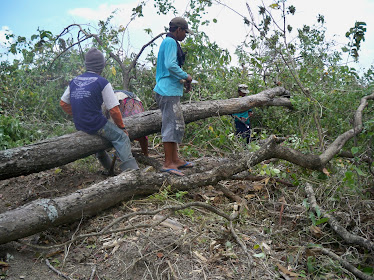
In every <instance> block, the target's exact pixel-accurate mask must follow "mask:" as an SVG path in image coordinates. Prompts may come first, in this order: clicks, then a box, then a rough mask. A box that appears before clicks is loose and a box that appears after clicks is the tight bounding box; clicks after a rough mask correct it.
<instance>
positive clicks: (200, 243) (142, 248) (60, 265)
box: [0, 156, 374, 280]
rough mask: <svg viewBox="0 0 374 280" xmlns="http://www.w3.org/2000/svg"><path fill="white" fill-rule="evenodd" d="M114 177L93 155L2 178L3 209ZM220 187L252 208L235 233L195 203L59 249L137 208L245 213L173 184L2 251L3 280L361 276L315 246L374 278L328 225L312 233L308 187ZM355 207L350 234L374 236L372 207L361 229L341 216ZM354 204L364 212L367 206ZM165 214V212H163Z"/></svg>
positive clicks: (369, 264)
mask: <svg viewBox="0 0 374 280" xmlns="http://www.w3.org/2000/svg"><path fill="white" fill-rule="evenodd" d="M200 164H201V163H200ZM144 167H145V166H142V168H144ZM188 172H194V171H193V169H191V170H188V171H186V173H188ZM170 176H174V175H170ZM106 178H107V175H105V174H103V172H102V168H101V167H100V166H99V164H98V162H97V161H96V159H95V158H94V157H92V156H91V157H88V158H86V159H82V160H79V161H76V162H73V163H70V164H67V165H65V166H62V167H60V168H55V169H51V170H48V171H43V172H40V173H37V174H31V175H28V176H20V177H17V178H12V179H7V180H3V181H0V212H1V213H2V212H5V211H7V210H10V209H14V208H16V207H19V206H21V205H24V204H26V203H28V202H30V201H32V200H35V199H40V198H53V197H58V196H64V195H67V194H69V193H71V192H74V191H76V190H79V189H82V188H85V187H87V186H90V185H91V184H93V183H96V182H100V181H102V180H104V179H106ZM221 184H222V185H224V186H225V187H226V188H227V189H229V190H231V191H232V192H233V193H235V194H237V195H238V196H240V197H242V198H245V199H246V200H247V201H248V209H245V210H244V211H242V212H241V214H240V216H239V218H238V219H237V220H236V221H235V223H233V225H232V226H233V231H234V234H233V231H232V230H231V228H230V223H229V222H228V221H227V220H226V219H224V218H223V217H221V216H219V215H217V214H215V213H213V212H211V211H209V210H208V209H205V208H200V207H195V206H194V207H190V208H186V209H183V210H180V211H177V212H175V213H173V215H172V216H171V217H170V218H169V219H168V220H166V221H165V222H163V223H161V224H159V225H156V226H152V227H146V226H144V227H135V228H133V229H132V230H129V231H126V232H117V233H112V234H104V235H98V236H88V237H85V238H81V239H78V240H77V241H75V242H73V243H71V244H67V245H64V246H60V247H52V246H54V245H56V244H61V243H63V242H66V241H68V240H71V239H72V238H74V237H76V236H79V235H82V234H90V233H97V232H99V231H100V230H101V229H103V228H104V227H106V226H107V225H108V224H110V223H111V222H112V221H113V220H114V219H116V218H118V217H121V216H123V215H126V214H128V213H134V212H137V211H143V210H155V209H159V208H163V207H167V206H170V205H182V204H183V203H188V202H193V201H202V202H208V203H209V204H210V205H211V206H213V207H214V208H216V209H217V210H219V211H222V212H224V213H227V214H230V213H232V212H233V211H235V210H236V208H237V207H238V205H237V203H236V202H235V201H233V200H231V199H230V198H228V197H227V196H225V195H224V194H223V192H222V191H220V190H219V189H217V188H215V186H207V187H204V188H197V189H194V190H193V191H189V192H188V193H187V192H181V191H180V192H178V193H171V192H170V189H168V187H167V186H165V187H163V188H161V189H160V191H159V192H158V193H156V194H154V195H152V196H149V197H137V198H134V199H133V200H131V201H123V202H122V203H120V204H119V205H116V206H115V207H112V208H110V209H108V210H106V211H104V212H102V213H100V214H98V215H97V216H95V217H85V218H83V219H82V220H81V221H78V222H73V223H71V224H66V225H62V226H59V227H56V228H51V229H49V230H46V231H44V232H41V233H38V234H35V235H33V236H30V237H27V238H24V239H22V240H20V241H21V242H16V241H14V242H10V243H8V244H4V245H0V268H1V270H0V279H7V280H16V279H28V280H51V279H75V280H77V279H85V280H88V279H92V280H93V279H96V280H104V279H105V280H120V279H356V278H355V276H354V275H353V274H352V273H351V272H349V271H348V270H346V269H345V268H344V267H342V265H341V264H340V263H339V262H337V261H336V260H333V259H331V258H330V257H328V256H326V255H323V254H321V253H319V252H318V251H315V250H314V249H313V248H311V246H310V245H311V244H318V245H321V246H323V247H324V248H327V249H329V250H331V251H333V252H335V254H337V255H339V256H341V257H342V258H344V259H345V260H347V261H349V262H350V263H351V264H352V265H354V266H355V267H357V268H361V270H365V269H366V270H367V271H369V272H370V268H373V267H374V257H373V255H372V254H371V255H370V254H368V253H367V252H365V250H364V249H362V248H359V247H357V246H354V245H348V244H346V243H345V242H344V241H342V239H341V238H340V237H339V236H338V235H337V234H336V233H335V232H334V231H332V229H331V228H330V227H329V226H328V225H327V224H326V223H322V224H320V225H318V226H313V223H312V219H311V216H310V213H309V212H308V209H307V207H306V204H305V199H306V195H305V191H304V189H303V188H302V187H301V185H300V186H293V187H291V186H285V185H283V184H281V183H279V182H276V181H275V180H273V179H271V178H264V179H261V180H258V181H253V180H245V179H243V180H229V181H224V182H221ZM321 191H323V190H321ZM318 194H320V192H317V194H316V195H318ZM373 199H374V196H372V197H371V202H372V201H373ZM368 201H369V200H368ZM326 203H327V202H326ZM352 203H353V202H350V203H348V202H347V201H343V202H341V205H336V207H335V208H336V209H337V210H336V211H335V215H336V216H337V218H338V219H339V221H341V222H342V225H343V226H344V227H347V228H348V229H350V230H352V231H355V230H356V231H357V228H358V226H360V228H359V229H360V230H361V234H364V235H366V236H369V238H373V235H374V230H373V222H372V221H373V219H372V217H373V210H372V209H369V210H368V209H363V208H361V209H360V210H359V212H360V224H359V225H358V224H357V217H356V214H355V213H356V212H357V211H356V210H354V209H349V210H347V211H341V210H342V209H344V208H345V209H347V206H349V207H350V206H351V205H352ZM343 204H345V205H343ZM365 205H370V204H365ZM354 206H355V207H363V206H362V204H360V203H359V202H357V203H356V204H355V205H354ZM371 206H374V205H373V204H371ZM349 207H348V208H349ZM166 214H167V211H166V210H165V211H163V212H161V215H166ZM158 217H159V216H158ZM155 219H157V217H154V216H144V215H142V216H140V215H139V216H133V217H132V218H130V219H127V220H123V221H121V222H120V224H119V225H118V226H122V227H125V226H131V225H134V224H138V223H139V222H142V223H143V224H147V223H148V224H150V223H152V222H153V221H155ZM370 221H371V222H370ZM235 235H236V237H235ZM27 244H29V245H27ZM37 246H45V247H49V248H47V249H40V248H37ZM244 249H245V250H246V251H244Z"/></svg>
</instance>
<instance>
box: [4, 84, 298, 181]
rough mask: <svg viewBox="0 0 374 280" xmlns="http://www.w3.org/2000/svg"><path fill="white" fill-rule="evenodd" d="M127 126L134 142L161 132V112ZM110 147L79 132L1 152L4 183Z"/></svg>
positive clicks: (254, 102)
mask: <svg viewBox="0 0 374 280" xmlns="http://www.w3.org/2000/svg"><path fill="white" fill-rule="evenodd" d="M287 94H288V92H287V91H286V90H285V89H284V88H282V87H277V88H272V89H267V90H264V91H262V92H260V93H258V94H255V95H251V96H246V97H242V98H232V99H227V100H210V101H203V102H196V103H188V104H183V105H182V108H183V116H184V119H185V122H186V123H190V122H193V121H196V120H199V119H205V118H209V117H213V116H223V115H228V114H232V113H236V112H243V111H245V110H248V109H250V108H253V107H258V106H266V105H271V106H286V107H290V106H292V105H291V102H290V100H289V99H287V98H276V97H277V96H282V95H287ZM275 98H276V99H275ZM125 125H126V127H127V129H128V132H129V134H130V138H131V139H136V138H139V137H141V136H145V135H149V134H152V133H156V132H159V131H160V130H161V112H160V110H153V111H146V112H143V113H140V114H137V115H133V116H130V117H128V118H126V119H125ZM110 147H111V144H110V143H109V142H108V141H106V140H104V139H103V138H101V137H99V136H96V135H88V134H86V133H84V132H75V133H72V134H67V135H63V136H61V137H54V138H50V139H47V140H44V141H41V142H38V143H35V144H31V145H27V146H24V147H19V148H14V149H8V150H3V151H0V180H3V179H7V178H11V177H16V176H20V175H27V174H31V173H35V172H40V171H43V170H47V169H50V168H53V167H57V166H61V165H64V164H67V163H69V162H72V161H75V160H77V159H80V158H83V157H86V156H89V155H91V154H94V153H95V152H97V151H99V150H103V149H107V148H110Z"/></svg>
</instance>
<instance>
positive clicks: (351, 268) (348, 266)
mask: <svg viewBox="0 0 374 280" xmlns="http://www.w3.org/2000/svg"><path fill="white" fill-rule="evenodd" d="M314 249H315V250H317V251H320V252H322V253H323V254H325V255H326V256H329V257H330V258H332V259H334V260H336V261H338V262H339V263H341V264H342V266H343V267H345V268H346V269H347V270H348V271H350V272H352V273H353V274H354V275H355V276H357V277H358V278H360V279H363V280H374V277H372V276H370V275H367V274H365V273H363V272H362V271H360V270H358V269H357V268H355V267H354V266H353V265H351V264H350V263H349V262H347V261H346V260H343V259H342V258H341V257H339V256H338V255H337V254H335V253H334V252H332V251H330V250H328V249H326V248H320V247H318V248H314Z"/></svg>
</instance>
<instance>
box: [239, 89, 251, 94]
mask: <svg viewBox="0 0 374 280" xmlns="http://www.w3.org/2000/svg"><path fill="white" fill-rule="evenodd" d="M239 90H240V91H241V92H242V93H245V94H247V93H249V90H247V89H239Z"/></svg>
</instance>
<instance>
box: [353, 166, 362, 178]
mask: <svg viewBox="0 0 374 280" xmlns="http://www.w3.org/2000/svg"><path fill="white" fill-rule="evenodd" d="M354 169H355V170H356V171H357V173H358V175H360V176H365V173H364V172H362V170H361V169H359V168H358V167H356V166H355V167H354Z"/></svg>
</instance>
